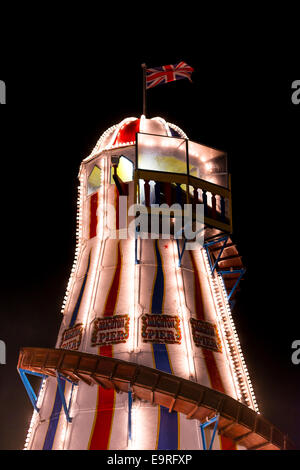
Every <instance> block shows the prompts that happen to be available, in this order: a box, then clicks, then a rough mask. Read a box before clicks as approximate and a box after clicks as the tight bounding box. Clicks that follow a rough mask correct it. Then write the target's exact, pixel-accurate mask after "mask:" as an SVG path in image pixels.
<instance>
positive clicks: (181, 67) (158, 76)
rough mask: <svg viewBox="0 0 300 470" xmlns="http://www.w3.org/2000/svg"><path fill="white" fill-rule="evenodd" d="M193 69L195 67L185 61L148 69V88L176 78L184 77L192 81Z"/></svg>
mask: <svg viewBox="0 0 300 470" xmlns="http://www.w3.org/2000/svg"><path fill="white" fill-rule="evenodd" d="M193 71H194V69H193V68H192V67H190V66H189V65H188V64H186V63H185V62H179V63H178V64H176V65H163V66H162V67H154V68H152V69H146V89H147V90H148V88H153V87H154V86H156V85H161V84H163V83H169V82H173V81H174V80H181V79H182V78H188V79H189V80H190V82H191V81H192V80H191V74H192V72H193Z"/></svg>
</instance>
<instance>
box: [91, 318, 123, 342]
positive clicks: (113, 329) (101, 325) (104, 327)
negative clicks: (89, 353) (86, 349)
mask: <svg viewBox="0 0 300 470" xmlns="http://www.w3.org/2000/svg"><path fill="white" fill-rule="evenodd" d="M128 336H129V316H128V315H114V316H112V317H104V318H96V320H95V322H94V327H93V332H92V341H91V345H92V346H106V345H107V344H119V343H126V340H127V339H128Z"/></svg>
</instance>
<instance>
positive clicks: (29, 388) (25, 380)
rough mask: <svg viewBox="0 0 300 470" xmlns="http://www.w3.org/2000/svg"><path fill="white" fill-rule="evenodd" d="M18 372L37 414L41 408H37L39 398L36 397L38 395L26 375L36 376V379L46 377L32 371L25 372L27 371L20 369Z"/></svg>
mask: <svg viewBox="0 0 300 470" xmlns="http://www.w3.org/2000/svg"><path fill="white" fill-rule="evenodd" d="M18 372H19V374H20V377H21V379H22V382H23V385H24V387H25V390H26V392H27V395H28V397H29V399H30V401H31V403H32V406H33V408H34V409H35V410H36V411H37V412H39V411H40V410H39V408H38V407H37V404H36V403H37V396H36V394H35V391H34V390H33V388H32V385H31V383H30V382H29V380H28V377H27V375H26V374H30V375H35V376H36V377H41V378H44V377H46V376H45V375H43V374H39V373H38V372H31V371H29V370H25V369H18Z"/></svg>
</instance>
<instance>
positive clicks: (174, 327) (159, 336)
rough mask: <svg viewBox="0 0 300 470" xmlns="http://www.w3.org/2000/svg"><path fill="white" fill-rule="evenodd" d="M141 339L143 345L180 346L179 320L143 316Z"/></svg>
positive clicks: (167, 316) (149, 315) (166, 316)
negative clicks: (176, 344) (175, 344)
mask: <svg viewBox="0 0 300 470" xmlns="http://www.w3.org/2000/svg"><path fill="white" fill-rule="evenodd" d="M142 338H143V342H144V343H162V344H166V343H169V344H174V343H178V344H180V343H181V330H180V318H179V317H177V316H174V315H161V314H158V315H156V314H153V313H152V314H146V315H143V316H142Z"/></svg>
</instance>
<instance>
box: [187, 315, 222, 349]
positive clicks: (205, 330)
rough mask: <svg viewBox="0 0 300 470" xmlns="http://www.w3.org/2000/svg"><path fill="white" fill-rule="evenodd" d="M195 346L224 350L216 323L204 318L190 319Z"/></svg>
mask: <svg viewBox="0 0 300 470" xmlns="http://www.w3.org/2000/svg"><path fill="white" fill-rule="evenodd" d="M190 322H191V327H192V335H193V340H194V343H195V346H197V347H198V348H205V349H211V350H213V351H216V352H222V346H221V341H220V338H219V335H218V330H217V327H216V325H214V324H213V323H209V322H207V321H204V320H196V319H195V318H191V319H190Z"/></svg>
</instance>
